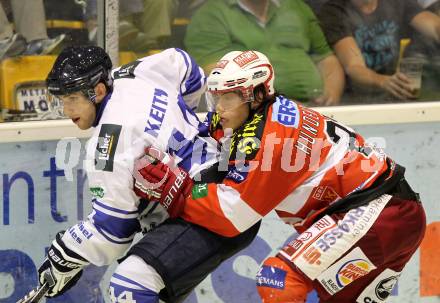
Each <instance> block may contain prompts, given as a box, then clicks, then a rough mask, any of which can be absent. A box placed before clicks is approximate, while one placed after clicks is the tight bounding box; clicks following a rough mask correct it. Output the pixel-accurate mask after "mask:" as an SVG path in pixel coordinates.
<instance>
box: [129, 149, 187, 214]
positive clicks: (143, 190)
mask: <svg viewBox="0 0 440 303" xmlns="http://www.w3.org/2000/svg"><path fill="white" fill-rule="evenodd" d="M165 158H166V155H165V154H164V153H163V152H160V151H158V150H157V149H153V148H147V149H146V150H145V157H143V158H142V159H140V160H138V161H137V162H136V163H135V170H136V171H137V172H139V174H140V176H139V175H137V177H136V178H135V184H134V191H135V193H136V194H137V195H138V196H139V197H142V198H146V199H148V200H158V201H159V203H160V204H161V205H162V206H163V207H164V208H165V209H166V210H167V212H168V214H169V215H170V217H171V218H176V217H178V216H179V215H180V214H181V213H182V211H183V208H184V206H185V199H186V198H187V197H188V196H189V195H190V193H191V189H192V185H193V181H192V179H191V177H190V176H189V174H188V173H187V172H186V171H185V170H183V169H181V168H179V167H178V166H176V165H174V163H173V162H172V161H168V163H165V162H166V161H165ZM141 178H142V179H141Z"/></svg>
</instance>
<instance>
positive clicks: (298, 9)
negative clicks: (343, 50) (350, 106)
mask: <svg viewBox="0 0 440 303" xmlns="http://www.w3.org/2000/svg"><path fill="white" fill-rule="evenodd" d="M185 45H186V47H187V50H188V51H189V53H191V55H192V56H194V57H195V58H196V60H197V62H198V63H199V64H201V65H202V66H203V68H204V69H205V72H206V73H209V72H210V70H211V69H212V68H213V67H214V66H215V64H216V62H217V60H218V59H220V57H221V56H222V55H223V54H225V53H226V52H229V51H234V50H246V49H255V50H258V51H261V52H263V53H265V54H266V55H267V56H268V57H269V58H270V60H271V62H272V64H273V66H274V68H275V71H276V73H277V74H278V75H279V77H277V79H276V80H275V81H276V86H277V87H278V88H279V90H280V92H282V93H283V94H286V95H287V96H289V97H293V98H295V99H297V100H299V101H303V102H307V101H315V102H316V103H317V104H319V105H335V104H338V103H339V100H340V97H341V94H342V91H343V88H344V73H343V70H342V67H341V65H340V63H339V62H338V60H337V58H336V57H335V56H334V55H333V53H332V51H331V49H330V48H329V46H328V45H327V42H326V40H325V37H324V35H323V33H322V30H321V28H320V27H319V24H318V21H317V19H316V17H315V15H314V14H313V12H312V11H311V9H310V8H309V7H308V6H307V5H306V4H305V3H304V2H303V1H301V0H290V1H286V0H280V1H275V0H272V1H271V0H259V1H255V0H208V1H206V3H205V4H204V5H203V6H202V7H201V8H200V9H199V10H198V11H197V12H196V13H195V14H194V16H193V18H192V20H191V23H190V24H189V26H188V28H187V33H186V37H185Z"/></svg>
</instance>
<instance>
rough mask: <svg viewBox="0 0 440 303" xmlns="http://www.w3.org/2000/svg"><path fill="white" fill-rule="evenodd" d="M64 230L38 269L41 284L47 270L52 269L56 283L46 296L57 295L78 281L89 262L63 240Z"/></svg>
mask: <svg viewBox="0 0 440 303" xmlns="http://www.w3.org/2000/svg"><path fill="white" fill-rule="evenodd" d="M63 234H64V232H59V233H58V234H57V235H56V237H55V240H53V242H52V245H51V246H50V248H49V250H48V252H47V256H46V258H45V259H44V261H43V264H42V265H41V266H40V268H39V269H38V277H39V281H40V284H44V282H45V276H46V275H45V272H47V271H50V273H51V274H52V277H53V278H54V279H55V284H54V285H53V286H52V287H51V288H50V290H49V291H48V293H47V294H46V297H56V296H59V295H61V294H63V293H64V292H66V291H67V290H69V289H70V288H71V287H72V286H74V285H75V284H76V282H78V280H79V278H80V277H81V275H82V269H83V267H84V266H86V265H87V264H89V262H87V261H86V260H85V259H84V258H83V257H81V256H80V255H78V254H76V253H75V252H73V251H71V250H70V249H69V248H67V247H66V245H65V244H64V243H63V241H62V240H61V238H62V236H63Z"/></svg>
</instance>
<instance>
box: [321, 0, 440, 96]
mask: <svg viewBox="0 0 440 303" xmlns="http://www.w3.org/2000/svg"><path fill="white" fill-rule="evenodd" d="M319 19H320V21H321V25H322V27H323V30H324V32H325V34H326V37H327V40H328V42H329V44H330V45H331V46H332V47H333V49H334V51H335V53H336V55H337V57H338V58H339V61H340V62H341V63H342V65H343V66H344V69H345V72H346V73H347V75H348V77H349V79H350V82H349V83H350V85H349V86H350V90H351V91H352V92H354V94H355V95H357V96H359V95H362V94H364V93H371V92H373V94H371V95H370V97H371V96H374V97H376V99H377V97H379V96H380V95H377V94H376V93H381V94H382V95H381V96H380V97H381V98H385V97H386V95H392V96H393V98H398V99H412V98H415V95H414V93H413V91H412V89H411V86H410V80H409V79H408V77H406V76H405V75H404V74H402V73H399V72H396V68H397V63H398V60H399V50H400V40H401V39H402V38H405V35H404V32H405V27H406V26H407V24H409V25H410V26H411V27H413V28H415V29H416V30H417V31H419V32H421V33H423V34H424V35H426V36H428V37H430V38H431V39H433V40H434V41H436V42H437V43H438V42H440V18H439V17H437V16H436V15H434V14H433V13H431V12H428V11H424V10H423V9H422V7H420V5H419V4H418V3H417V2H416V0H405V1H401V0H329V1H328V2H327V3H326V4H325V5H324V6H323V7H322V8H321V13H320V14H319Z"/></svg>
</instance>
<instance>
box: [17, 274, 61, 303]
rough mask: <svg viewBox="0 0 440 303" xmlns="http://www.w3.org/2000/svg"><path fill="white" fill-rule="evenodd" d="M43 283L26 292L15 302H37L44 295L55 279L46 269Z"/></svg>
mask: <svg viewBox="0 0 440 303" xmlns="http://www.w3.org/2000/svg"><path fill="white" fill-rule="evenodd" d="M44 281H45V282H44V283H43V285H40V286H38V287H37V288H35V289H32V290H31V291H30V292H29V293H28V294H26V295H25V296H24V297H23V298H22V299H20V300H18V301H17V303H38V302H40V300H41V299H42V298H43V297H44V295H46V293H47V292H48V291H49V289H50V288H51V287H52V286H53V285H55V279H54V277H53V276H52V273H51V272H50V269H47V270H46V271H45V272H44Z"/></svg>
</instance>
